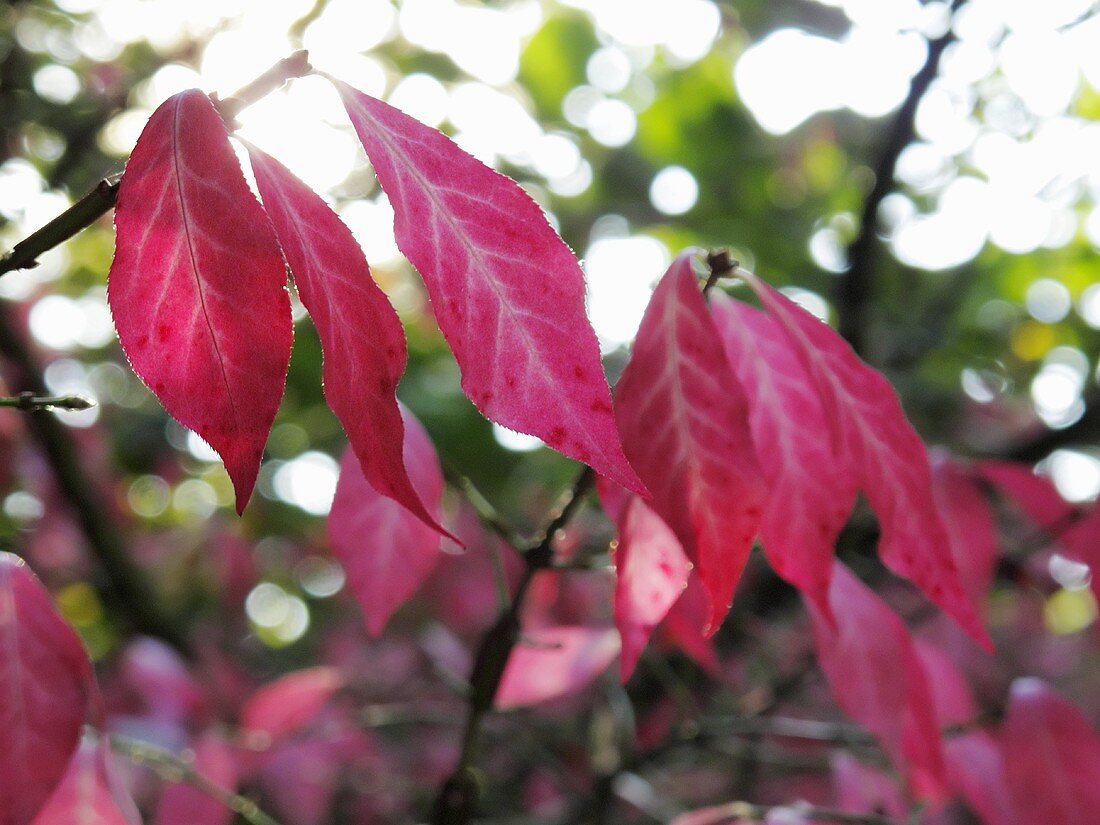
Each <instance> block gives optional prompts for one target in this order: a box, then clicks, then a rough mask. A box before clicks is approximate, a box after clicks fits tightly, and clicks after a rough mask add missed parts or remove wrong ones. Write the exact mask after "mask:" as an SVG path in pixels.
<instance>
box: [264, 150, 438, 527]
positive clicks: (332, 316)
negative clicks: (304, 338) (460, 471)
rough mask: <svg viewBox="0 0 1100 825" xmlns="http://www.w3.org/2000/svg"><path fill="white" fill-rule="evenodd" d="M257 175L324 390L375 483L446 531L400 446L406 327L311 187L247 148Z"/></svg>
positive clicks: (350, 239) (352, 241)
mask: <svg viewBox="0 0 1100 825" xmlns="http://www.w3.org/2000/svg"><path fill="white" fill-rule="evenodd" d="M248 152H249V156H250V157H251V158H252V169H253V170H254V171H255V173H256V183H257V184H258V185H259V188H260V194H261V196H262V197H263V200H264V207H265V208H266V209H267V214H268V216H270V218H271V223H272V225H273V226H274V227H275V234H276V235H277V236H278V238H279V243H280V245H281V246H282V248H283V253H284V254H285V255H286V259H287V262H288V263H289V264H290V271H291V273H292V274H293V275H294V284H295V286H296V287H297V288H298V295H299V297H300V298H301V299H302V303H303V304H305V307H306V309H307V310H309V314H310V317H311V318H312V319H313V323H314V325H315V326H316V328H317V334H318V335H319V336H320V338H321V350H322V352H323V354H324V367H323V370H324V373H323V375H324V386H325V398H327V399H328V403H329V406H330V407H332V411H333V412H334V413H336V417H337V418H339V419H340V423H341V424H343V425H344V431H345V432H347V434H348V439H349V440H350V441H351V446H352V449H353V450H355V454H356V456H358V458H359V462H360V464H361V465H362V467H363V474H364V475H365V476H366V477H367V480H368V481H369V482H370V484H371V486H372V487H373V488H374V489H375V490H377V491H378V492H380V493H382V495H385V496H389V497H390V498H392V499H393V500H394V501H396V502H398V503H400V504H403V505H405V507H407V508H408V509H409V510H411V511H412V512H413V513H414V514H416V515H417V516H418V517H419V518H420V519H421V520H423V521H424V522H425V523H426V524H429V525H430V526H432V527H435V528H436V529H437V530H439V531H440V532H443V533H446V531H445V530H443V528H442V527H440V526H439V525H438V524H437V523H436V522H435V519H433V518H432V516H431V515H429V514H428V511H427V510H426V509H425V507H424V504H423V502H421V501H420V497H419V496H418V495H417V494H416V490H414V489H413V486H412V482H411V481H409V474H408V472H407V471H406V470H405V462H404V460H403V459H402V455H401V446H402V444H403V443H404V431H405V426H404V424H403V423H402V419H401V410H400V409H399V408H398V406H397V395H396V391H397V382H398V381H400V380H401V375H402V374H403V373H404V372H405V360H406V352H405V332H404V330H403V329H402V328H401V321H400V319H399V318H398V317H397V313H396V312H394V309H393V307H392V306H391V305H390V302H389V299H388V298H386V295H385V293H384V292H382V290H381V289H380V288H379V287H378V284H376V283H375V282H374V278H373V277H372V276H371V272H370V268H369V267H368V266H367V261H366V258H364V257H363V250H362V248H361V247H360V246H359V242H358V241H356V240H355V238H354V237H353V236H352V234H351V230H350V229H348V228H347V226H345V225H344V223H343V221H341V220H340V219H339V218H338V217H336V213H334V212H333V211H332V210H331V209H330V208H329V206H328V204H326V203H325V202H324V201H323V200H322V199H321V198H320V197H319V196H318V195H316V194H315V193H314V192H313V190H311V189H310V188H309V187H308V186H306V185H305V184H304V183H302V182H301V181H300V180H298V178H296V177H295V176H294V175H293V174H291V172H290V171H289V170H288V169H287V168H286V167H285V166H283V165H282V164H281V163H279V162H278V161H277V160H275V159H274V158H273V157H271V156H270V155H267V154H265V153H264V152H261V151H260V150H259V149H257V148H255V147H254V146H250V147H248Z"/></svg>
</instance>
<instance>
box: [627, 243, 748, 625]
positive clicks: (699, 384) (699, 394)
mask: <svg viewBox="0 0 1100 825" xmlns="http://www.w3.org/2000/svg"><path fill="white" fill-rule="evenodd" d="M615 403H616V408H617V417H618V422H619V432H620V434H621V435H622V439H623V446H624V448H625V449H626V452H627V456H628V458H629V459H630V462H631V464H632V465H633V466H634V468H635V469H636V470H637V471H638V474H639V475H640V476H641V478H642V480H643V481H644V482H645V484H646V486H647V487H649V489H650V491H651V492H652V494H653V499H652V501H651V502H650V506H651V507H652V508H653V510H654V511H656V513H657V514H658V515H659V516H660V517H661V518H663V519H664V520H665V522H666V523H667V524H668V526H669V527H671V528H672V530H673V532H674V533H675V534H676V537H677V538H678V539H679V540H680V543H681V544H682V545H683V548H684V552H686V553H687V555H688V557H689V558H690V559H691V560H692V561H694V562H695V565H696V569H697V570H698V573H699V577H700V579H701V580H702V582H703V584H704V585H705V586H706V589H707V591H708V593H709V594H710V600H711V606H710V611H709V616H708V618H707V620H706V626H705V632H707V633H708V634H710V633H714V631H716V630H717V629H718V626H719V624H721V622H722V619H723V618H724V617H725V615H726V612H727V611H728V610H729V604H730V601H731V599H732V598H733V591H734V588H735V587H736V586H737V580H738V579H739V578H740V576H741V570H742V568H743V567H744V566H745V561H746V560H747V559H748V556H749V551H750V550H751V549H752V542H753V539H754V538H755V536H756V532H757V529H758V528H759V525H760V517H761V512H762V508H763V505H764V480H763V476H762V475H761V471H760V467H759V466H758V464H757V460H756V454H755V452H754V450H753V446H752V440H751V436H750V434H749V423H748V399H747V398H746V396H745V392H744V390H743V389H742V388H741V385H740V384H739V383H738V381H737V379H736V378H735V377H734V375H733V373H732V372H731V370H730V365H729V362H728V361H727V360H726V354H725V352H724V351H723V349H722V343H721V341H720V340H719V338H718V333H717V331H716V330H715V327H714V322H713V321H712V319H711V316H710V313H709V312H708V311H707V307H706V304H705V302H704V301H703V295H702V292H701V291H700V289H699V283H698V279H697V278H696V277H695V273H694V272H693V271H692V268H691V259H690V257H689V256H688V255H686V254H685V255H681V256H680V257H679V258H677V259H676V260H675V261H674V262H673V264H672V266H671V267H670V268H669V270H668V272H667V273H665V275H664V277H663V278H662V279H661V282H660V283H659V284H658V285H657V289H656V291H655V292H654V293H653V297H652V299H650V302H649V306H648V307H647V308H646V311H645V315H644V316H643V318H642V324H641V327H640V328H639V330H638V337H637V339H636V340H635V342H634V350H633V352H632V354H631V356H630V362H629V363H628V364H627V366H626V369H625V371H624V372H623V375H622V378H620V379H619V383H618V386H617V387H616V388H615Z"/></svg>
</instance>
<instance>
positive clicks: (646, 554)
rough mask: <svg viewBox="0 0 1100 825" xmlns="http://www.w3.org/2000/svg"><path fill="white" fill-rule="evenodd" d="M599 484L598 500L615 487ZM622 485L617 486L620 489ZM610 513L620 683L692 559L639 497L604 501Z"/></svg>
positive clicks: (684, 579) (685, 578)
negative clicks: (620, 647)
mask: <svg viewBox="0 0 1100 825" xmlns="http://www.w3.org/2000/svg"><path fill="white" fill-rule="evenodd" d="M604 486H610V485H601V488H600V499H601V500H602V501H607V500H608V499H609V498H611V499H614V498H615V492H614V491H612V492H610V493H606V494H605V491H604V489H603V488H604ZM620 489H621V488H620ZM605 508H607V510H608V512H609V513H611V512H614V513H615V520H616V522H617V523H618V528H619V537H618V547H617V548H616V549H615V626H616V627H617V628H618V629H619V636H620V638H621V639H622V643H623V650H622V657H621V658H620V659H619V675H620V678H621V679H622V680H623V681H624V682H625V681H626V680H627V679H629V678H630V674H632V673H633V672H634V667H635V665H637V663H638V657H639V656H641V654H642V651H643V650H645V646H646V645H647V644H648V643H649V637H650V635H652V633H653V629H654V628H655V627H656V626H657V625H658V624H659V623H660V622H661V621H662V620H663V619H664V618H665V616H666V615H667V614H668V611H669V610H670V609H671V608H672V605H674V604H675V603H676V601H677V599H679V598H680V596H682V595H683V592H684V588H686V587H687V582H688V577H689V576H690V575H691V563H690V562H689V561H688V559H687V556H685V555H684V550H683V548H682V547H681V546H680V542H679V541H678V540H677V538H676V535H675V533H673V532H672V530H670V529H669V527H668V525H667V524H665V522H664V520H663V519H662V518H661V517H660V516H658V515H657V514H656V513H654V512H653V510H651V509H650V508H649V507H648V506H647V505H646V503H645V502H644V501H642V499H641V498H639V497H638V496H630V499H629V501H628V502H627V503H626V505H625V506H623V507H620V506H617V505H616V504H615V503H614V501H613V502H612V503H611V504H610V505H608V504H605Z"/></svg>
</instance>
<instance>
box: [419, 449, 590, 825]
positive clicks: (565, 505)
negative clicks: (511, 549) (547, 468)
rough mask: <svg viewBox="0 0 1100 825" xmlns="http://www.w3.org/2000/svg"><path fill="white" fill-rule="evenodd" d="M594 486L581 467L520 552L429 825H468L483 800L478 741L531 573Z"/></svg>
mask: <svg viewBox="0 0 1100 825" xmlns="http://www.w3.org/2000/svg"><path fill="white" fill-rule="evenodd" d="M595 481H596V474H595V473H594V472H593V471H592V468H591V467H585V468H584V470H583V471H582V472H581V473H580V475H578V476H577V478H576V480H575V481H574V482H573V485H572V487H571V488H570V489H569V490H568V491H567V492H566V493H565V495H564V496H563V498H562V500H561V501H560V502H559V503H558V506H557V508H556V511H557V512H556V514H555V515H554V516H552V517H551V519H550V521H549V522H548V523H547V525H546V527H545V529H544V530H543V532H542V534H541V535H540V537H539V538H538V539H536V540H535V542H534V543H533V544H532V545H531V546H530V547H529V548H528V549H527V550H525V551H524V553H523V560H524V562H525V564H526V566H525V567H524V570H523V577H522V578H521V579H520V582H519V586H518V587H517V588H516V594H515V596H514V597H513V599H512V604H511V605H510V606H509V607H508V609H507V610H505V611H504V612H503V613H502V614H501V615H500V618H499V619H497V622H496V624H495V625H493V627H492V628H491V629H490V630H489V632H488V633H486V634H485V638H484V639H482V642H481V646H480V647H479V648H478V651H477V655H476V656H475V657H474V666H473V672H472V674H471V676H470V695H469V699H468V700H467V712H466V725H465V728H464V732H463V736H462V752H461V754H460V756H459V759H458V765H457V766H456V767H455V769H454V772H453V773H452V774H451V776H450V778H448V779H447V781H446V782H445V783H444V784H443V787H441V788H440V789H439V793H438V794H437V796H436V798H435V802H434V804H433V805H432V811H431V818H430V822H431V825H467V823H469V822H470V821H471V819H472V818H473V816H474V811H475V810H476V808H477V803H478V800H479V799H480V796H481V788H480V783H479V781H478V777H477V774H476V773H475V769H474V761H475V759H476V752H477V746H478V741H479V740H480V738H481V729H482V724H483V722H484V721H485V716H486V715H487V714H488V713H489V711H490V710H492V707H493V700H494V698H495V697H496V693H497V690H498V689H499V688H500V681H501V679H502V678H503V676H504V668H505V666H506V665H507V664H508V658H509V657H510V656H511V654H512V650H513V648H515V646H516V642H518V641H519V631H520V611H521V610H522V608H523V603H524V600H525V598H526V596H527V591H528V590H529V588H530V586H531V582H532V581H533V580H534V578H535V574H536V573H537V572H538V571H540V570H545V569H546V568H548V567H550V565H551V563H552V562H553V558H554V549H553V543H554V536H555V534H556V533H557V532H558V530H560V529H561V528H562V527H564V526H565V525H566V524H567V523H568V522H569V519H571V518H572V517H573V514H574V513H576V512H577V510H578V509H579V508H580V506H581V504H582V503H583V502H584V498H585V495H586V494H587V493H588V492H589V490H591V488H592V486H593V484H594V483H595Z"/></svg>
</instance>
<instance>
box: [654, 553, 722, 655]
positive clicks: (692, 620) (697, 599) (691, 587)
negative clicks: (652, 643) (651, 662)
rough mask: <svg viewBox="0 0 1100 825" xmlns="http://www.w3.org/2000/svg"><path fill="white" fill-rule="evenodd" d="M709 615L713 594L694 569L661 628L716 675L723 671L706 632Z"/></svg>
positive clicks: (675, 642)
mask: <svg viewBox="0 0 1100 825" xmlns="http://www.w3.org/2000/svg"><path fill="white" fill-rule="evenodd" d="M709 615H710V596H709V595H707V589H706V587H704V586H703V583H702V581H700V579H699V576H698V574H696V573H694V572H693V573H692V575H691V576H690V577H689V578H688V582H687V587H685V588H684V592H683V594H682V595H681V596H680V598H679V599H677V600H676V603H675V604H674V605H672V607H671V608H669V611H668V613H667V614H666V615H665V620H664V622H663V623H662V624H661V631H662V633H663V634H664V635H665V636H666V637H667V638H668V639H669V640H670V641H671V642H672V643H673V644H675V645H676V646H677V647H678V648H680V650H682V651H683V652H684V653H686V654H687V655H688V656H690V657H691V658H692V659H693V660H694V661H695V663H696V664H697V665H699V667H701V668H703V670H705V671H707V672H708V673H710V674H711V675H712V676H717V675H718V674H719V673H720V671H721V663H720V662H719V661H718V653H717V652H716V651H715V649H714V642H713V641H712V640H711V638H710V637H708V636H707V635H706V634H705V633H704V632H703V628H704V627H706V625H707V621H708V617H709Z"/></svg>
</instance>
